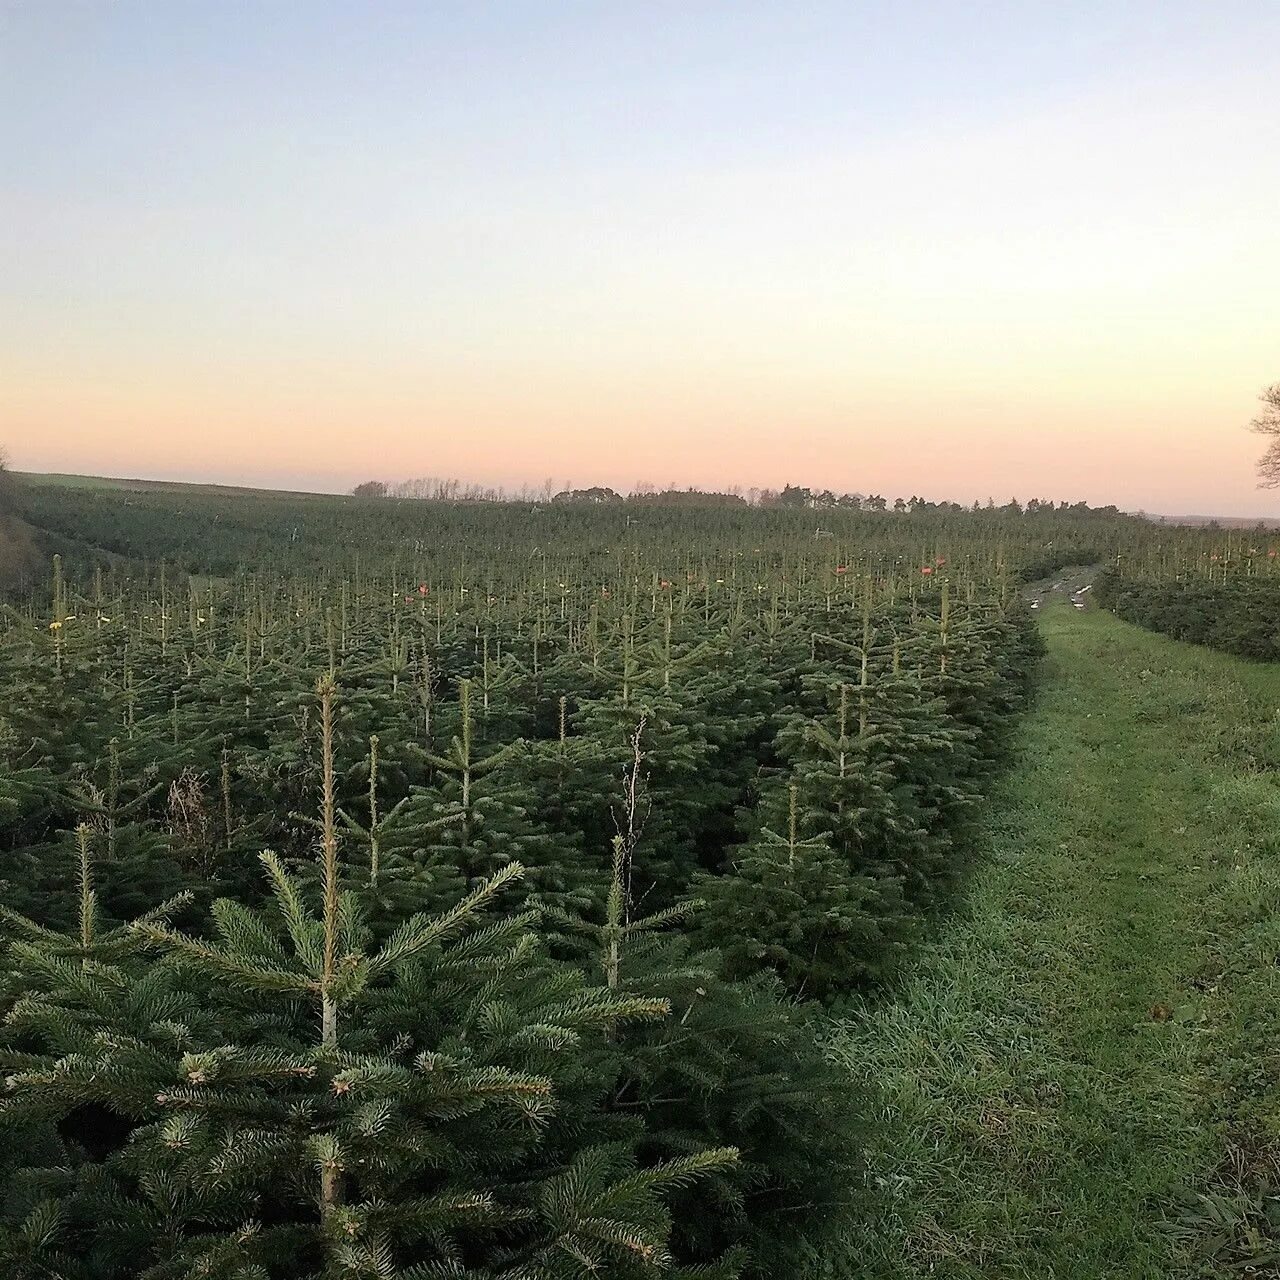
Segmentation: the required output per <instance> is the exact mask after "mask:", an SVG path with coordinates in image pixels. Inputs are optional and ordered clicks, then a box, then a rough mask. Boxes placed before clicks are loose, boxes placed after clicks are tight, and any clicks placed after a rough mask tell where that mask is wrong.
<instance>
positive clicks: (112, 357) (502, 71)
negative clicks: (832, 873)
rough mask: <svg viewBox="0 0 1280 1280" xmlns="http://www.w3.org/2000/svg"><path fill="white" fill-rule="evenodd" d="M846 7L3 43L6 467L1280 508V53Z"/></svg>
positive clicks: (278, 481)
mask: <svg viewBox="0 0 1280 1280" xmlns="http://www.w3.org/2000/svg"><path fill="white" fill-rule="evenodd" d="M695 8H696V6H695ZM818 8H820V9H822V11H823V21H822V22H817V21H816V20H814V19H811V18H805V17H801V16H795V15H793V16H790V17H786V16H782V15H780V14H778V13H777V12H776V10H773V9H771V8H769V7H767V6H766V7H761V8H760V9H759V10H756V9H755V8H754V7H750V13H751V14H752V15H753V21H752V22H751V23H746V22H737V23H728V22H727V20H726V19H724V17H723V15H720V16H713V15H712V13H711V11H710V10H708V11H707V14H706V15H704V17H703V18H702V20H701V23H699V21H698V19H697V15H692V16H691V15H689V14H684V15H683V16H681V17H676V16H674V11H672V14H671V15H669V17H668V19H667V20H666V21H665V22H658V23H656V24H655V25H654V26H653V27H652V29H646V30H642V29H641V27H642V25H643V24H640V23H639V22H638V21H632V20H629V19H626V18H625V17H621V16H614V17H612V18H606V17H604V16H598V17H596V18H594V19H591V20H587V19H585V18H584V19H583V20H582V22H581V24H580V26H579V27H575V28H573V29H572V30H569V29H567V28H566V29H561V28H557V29H556V30H555V31H554V32H549V31H547V30H543V29H542V28H540V27H538V26H537V24H536V23H534V24H531V25H529V26H528V27H527V28H526V27H518V28H514V29H508V28H507V27H502V28H501V30H500V31H499V30H494V31H490V30H483V31H480V30H477V31H472V30H470V29H469V27H468V25H467V23H468V22H469V21H472V20H471V19H468V20H467V21H464V22H462V23H461V25H460V27H458V28H457V29H454V28H450V29H449V30H436V29H435V28H434V27H433V26H432V20H431V19H430V18H428V17H427V16H426V15H424V14H417V15H413V16H406V15H400V16H399V17H398V18H396V19H395V22H399V23H400V24H401V26H402V27H403V29H397V30H395V31H391V30H386V31H383V30H381V29H379V30H377V31H375V32H373V34H371V35H369V41H370V43H369V45H368V47H361V48H356V49H355V50H354V51H350V52H349V51H344V50H343V49H341V48H339V47H338V44H334V45H329V44H323V43H315V41H318V40H319V37H318V36H309V37H308V40H309V41H311V43H307V42H305V41H304V45H305V47H303V48H301V49H297V50H295V49H294V45H295V43H296V41H297V39H298V30H297V29H296V28H295V27H291V26H290V24H289V21H288V18H287V16H286V14H291V15H292V17H293V18H294V19H296V20H297V21H298V22H302V21H303V20H304V19H305V16H306V15H305V12H304V11H303V10H301V9H296V10H295V9H294V8H293V7H292V6H290V5H287V4H286V5H282V6H281V7H280V9H279V10H278V11H275V10H273V15H272V16H271V17H270V18H269V19H267V18H264V19H263V21H262V23H261V26H260V27H256V26H254V24H253V23H252V22H249V23H248V24H247V25H246V24H245V20H244V18H243V16H242V17H241V18H239V19H237V18H235V17H234V16H219V17H217V18H216V19H214V18H211V20H210V24H209V29H208V30H207V31H206V30H204V29H203V28H202V29H201V32H200V38H199V39H196V37H195V36H194V35H193V34H192V33H191V32H190V31H187V30H184V28H183V25H182V23H181V21H180V19H178V18H176V17H173V16H167V17H166V18H165V19H164V20H157V17H156V11H155V10H154V9H151V10H150V16H148V15H147V13H146V12H145V7H144V8H142V9H138V10H137V11H135V10H133V9H132V7H131V6H129V5H125V6H124V7H123V9H122V10H121V11H120V13H121V15H123V16H118V17H117V18H116V22H117V23H118V24H119V25H118V27H117V26H112V25H111V21H112V20H111V19H110V18H108V17H106V16H104V15H102V14H94V13H91V12H86V13H83V14H81V15H79V16H78V17H77V18H76V19H74V20H72V19H62V20H57V21H55V17H56V15H45V16H44V17H43V18H42V17H41V16H40V13H39V11H37V10H32V11H31V12H30V13H28V14H25V15H22V16H21V17H18V18H13V19H10V26H11V27H12V31H11V33H10V34H12V35H13V36H14V41H12V42H11V43H12V45H13V48H14V49H15V50H16V51H15V52H13V53H12V54H11V55H10V56H11V59H12V65H11V66H9V67H8V68H7V71H8V72H9V73H11V74H9V76H8V85H9V87H8V88H7V89H3V90H0V94H3V95H12V96H13V99H14V101H13V103H6V105H11V106H13V108H14V110H13V111H10V112H8V113H0V115H2V116H4V118H5V119H7V121H8V123H5V124H0V140H3V141H5V142H8V143H10V145H9V146H8V147H6V154H11V155H18V156H19V157H20V161H19V163H18V164H17V166H16V170H15V172H12V173H10V174H7V175H5V176H4V177H3V178H0V183H2V184H3V186H2V187H0V193H2V194H3V200H4V203H3V205H2V206H0V207H3V208H4V210H5V211H6V214H7V217H6V225H8V226H10V227H12V228H14V230H15V232H16V238H15V241H14V243H15V244H17V245H18V246H19V249H18V254H17V256H16V257H15V259H14V262H13V264H12V265H13V269H12V271H10V272H8V273H7V287H6V288H5V289H4V290H3V291H0V336H2V337H3V341H0V445H3V446H5V447H6V448H7V450H8V452H9V453H10V455H11V461H12V465H13V466H15V467H16V468H17V469H20V470H31V471H67V472H77V473H84V474H109V475H121V476H142V477H147V476H150V477H157V478H173V479H190V480H204V481H217V482H223V483H241V484H249V485H254V484H269V485H276V486H282V487H298V488H317V489H335V490H341V489H346V488H349V487H350V486H351V485H352V484H354V483H356V482H358V481H360V480H362V479H367V478H373V477H377V478H384V479H400V478H408V477H413V476H424V475H435V476H455V477H459V478H462V479H464V480H469V481H478V482H483V483H489V484H502V485H505V486H507V487H511V488H515V487H518V486H519V485H520V484H521V483H529V484H533V485H538V484H541V483H542V482H543V481H544V480H545V479H547V478H548V477H550V478H552V479H553V480H554V481H555V482H556V483H557V484H565V483H572V484H574V485H590V484H597V483H598V484H609V485H612V486H614V487H617V488H629V487H631V486H632V485H634V484H636V483H638V482H642V481H647V482H651V483H654V484H658V485H665V484H667V483H675V484H677V485H680V486H685V485H696V486H700V487H727V486H731V485H738V486H742V487H743V488H747V487H751V486H758V487H780V486H781V485H783V484H785V483H788V482H790V483H798V484H808V485H811V486H816V487H822V488H827V487H829V488H833V489H836V490H844V491H858V492H864V493H865V492H875V491H878V492H881V493H885V494H887V495H889V496H897V495H902V496H908V495H910V494H913V493H920V494H923V495H924V496H926V497H930V498H935V499H941V498H954V499H957V500H962V501H970V500H972V499H973V498H981V499H985V498H986V497H987V496H988V495H990V496H993V497H995V498H996V499H997V500H999V501H1002V500H1004V499H1006V498H1008V497H1009V496H1011V495H1012V496H1017V497H1019V498H1022V499H1025V498H1028V497H1032V496H1039V497H1053V498H1060V499H1061V498H1066V499H1070V500H1078V499H1081V498H1084V499H1087V500H1089V501H1091V502H1095V503H1107V502H1114V503H1117V504H1118V505H1121V506H1123V507H1125V508H1128V509H1137V508H1143V509H1146V510H1151V511H1161V512H1165V513H1168V514H1183V513H1192V512H1194V513H1206V512H1207V513H1214V514H1218V513H1220V514H1224V515H1259V516H1261V515H1276V514H1278V513H1280V506H1277V500H1276V495H1274V494H1270V493H1265V492H1264V493H1259V492H1258V491H1257V490H1256V489H1255V487H1254V481H1253V461H1254V458H1255V457H1256V456H1257V454H1258V452H1259V447H1260V442H1259V441H1258V440H1257V438H1256V437H1253V436H1251V435H1250V434H1249V432H1248V431H1247V430H1246V429H1245V428H1246V425H1247V423H1248V421H1249V419H1250V417H1251V416H1252V415H1253V412H1254V397H1255V396H1256V395H1257V393H1258V391H1259V390H1260V389H1261V387H1262V386H1263V385H1264V384H1266V383H1268V382H1271V381H1275V380H1277V379H1280V310H1278V308H1277V302H1276V290H1275V282H1276V281H1277V280H1280V230H1278V227H1280V224H1278V223H1277V220H1276V218H1275V210H1276V208H1277V207H1280V168H1278V167H1277V166H1276V165H1275V163H1274V156H1275V155H1276V154H1280V116H1278V115H1277V113H1275V112H1274V111H1273V110H1269V109H1268V106H1267V104H1269V103H1270V101H1271V98H1270V93H1271V80H1270V76H1271V72H1270V69H1269V67H1268V65H1267V64H1266V62H1265V59H1264V58H1262V57H1260V56H1259V53H1258V51H1260V50H1264V49H1266V48H1269V47H1274V36H1275V35H1277V34H1280V20H1277V18H1276V17H1275V16H1274V15H1269V14H1268V12H1267V11H1266V10H1265V9H1258V10H1256V11H1255V10H1253V9H1252V8H1250V9H1249V10H1248V14H1247V20H1246V14H1245V9H1244V7H1242V8H1241V11H1240V14H1239V15H1238V21H1237V23H1236V24H1235V25H1234V26H1232V24H1231V23H1229V22H1228V23H1225V24H1224V23H1222V22H1217V23H1215V22H1213V21H1211V20H1210V19H1211V17H1212V15H1209V16H1203V15H1202V14H1201V13H1200V11H1199V9H1198V7H1196V6H1193V5H1190V4H1187V5H1185V6H1184V5H1181V4H1170V5H1166V6H1162V7H1161V15H1162V21H1163V22H1164V24H1165V25H1164V27H1162V32H1163V37H1162V39H1163V42H1161V41H1152V40H1151V39H1150V38H1149V34H1144V32H1148V27H1147V26H1145V25H1144V23H1143V21H1141V20H1140V19H1141V15H1138V16H1136V17H1133V18H1132V20H1131V21H1130V19H1126V18H1123V17H1121V16H1116V15H1112V14H1109V12H1104V11H1103V10H1101V9H1100V10H1099V11H1098V13H1097V14H1094V15H1092V16H1089V17H1086V16H1077V18H1076V19H1075V22H1076V25H1075V26H1072V25H1071V21H1072V20H1071V19H1070V18H1069V17H1066V16H1063V15H1045V14H1041V15H1029V14H1025V13H1024V12H1023V11H1021V10H1016V9H1013V8H1010V10H1009V13H1008V15H1006V16H1007V18H1008V21H1007V23H1006V29H1004V32H1003V35H1002V39H1004V40H1005V41H1006V42H1007V47H994V46H993V47H991V48H985V49H984V52H983V57H984V58H986V59H987V61H986V62H985V63H983V65H982V66H978V65H975V66H974V67H973V68H969V67H967V66H966V64H965V63H964V62H963V60H962V61H960V62H959V63H956V62H955V60H954V59H953V58H951V57H950V54H949V47H950V46H949V45H948V40H953V39H955V38H959V37H960V36H961V35H962V34H963V32H962V31H961V30H959V29H957V30H956V31H952V30H951V27H952V26H954V25H955V24H956V23H959V22H960V19H959V18H958V17H957V16H956V15H955V14H954V13H952V12H951V11H950V10H948V9H947V8H946V7H939V8H938V10H937V11H936V12H932V10H931V14H932V16H931V17H930V18H929V20H928V21H926V22H925V26H924V31H925V35H926V40H925V43H924V44H923V45H920V44H919V43H918V42H916V41H915V33H914V31H913V32H907V31H905V30H903V29H900V28H898V27H895V26H894V25H893V23H892V22H891V21H890V20H889V19H887V18H885V17H883V15H881V16H878V17H873V16H870V15H869V14H861V13H855V11H854V9H851V8H849V7H838V6H830V7H829V8H828V7H827V6H818ZM1139 8H1141V6H1139ZM743 12H746V10H744V11H743ZM331 16H333V17H334V21H335V23H336V24H337V26H338V27H344V26H345V27H347V28H349V29H350V31H351V32H355V31H362V26H361V17H360V14H359V12H358V11H357V10H355V9H353V8H349V7H347V6H343V5H337V6H335V7H334V11H333V14H332V15H331ZM474 21H475V22H477V23H479V22H480V21H481V20H480V19H479V18H476V19H474ZM525 21H526V22H527V21H528V16H527V15H526V18H525ZM237 23H239V24H240V25H237ZM388 23H389V24H392V20H391V19H388ZM930 23H932V24H933V26H932V28H931V27H930ZM1063 23H1065V24H1066V25H1065V26H1059V25H1055V24H1063ZM1125 23H1129V25H1123V24H1125ZM1117 24H1120V25H1117ZM392 25H393V24H392ZM444 25H446V26H447V25H448V24H444ZM704 27H705V28H707V30H704V29H703V28H704ZM930 30H933V31H934V34H935V35H936V36H937V47H936V48H935V47H932V46H930V45H929V42H928V39H927V37H928V34H929V32H930ZM944 37H945V38H944ZM1143 41H1146V43H1145V44H1144V43H1143ZM138 42H141V44H140V47H141V53H138V55H137V57H136V58H135V57H134V45H135V44H137V43H138ZM628 42H629V43H628ZM1135 42H1136V43H1135ZM455 45H456V46H457V48H456V49H455V47H454V46H455ZM632 48H634V49H637V50H647V51H648V52H649V53H651V54H652V60H651V61H646V60H645V59H644V58H641V57H640V56H639V54H638V53H637V55H636V60H629V58H628V55H626V53H625V52H620V51H625V50H626V49H632ZM462 49H465V50H466V55H467V56H466V58H465V59H463V62H460V63H459V64H458V65H459V66H462V65H463V64H464V63H465V68H466V71H465V74H464V73H463V72H462V71H456V72H454V71H449V70H447V69H446V70H444V71H438V73H437V75H436V77H435V79H432V77H430V76H425V74H424V75H421V76H420V75H419V72H422V71H423V68H425V67H427V66H434V65H435V63H434V62H433V59H444V62H443V64H442V65H444V66H445V67H446V68H448V67H449V66H451V65H452V64H450V63H449V61H448V57H446V55H449V56H452V54H453V53H455V52H456V53H458V56H459V57H461V52H459V51H460V50H462ZM282 50H289V51H292V52H289V53H288V54H286V53H284V52H282ZM1046 50H1048V51H1049V52H1046ZM1054 50H1056V51H1057V52H1053V51H1054ZM663 57H666V58H668V59H669V64H668V63H664V62H663V61H662V59H663ZM362 58H363V59H364V61H362V60H361V59H362ZM228 59H230V62H228ZM281 59H284V61H283V63H281V61H280V60H281ZM849 59H853V61H854V63H855V64H856V65H855V66H854V67H853V69H852V70H851V69H850V67H849V66H847V65H846V63H847V62H848V61H849ZM894 59H897V61H896V62H895V61H894ZM596 63H600V66H599V68H597V67H596ZM228 66H231V67H233V68H234V75H233V74H232V73H231V72H230V71H226V70H225V69H226V67H228ZM339 68H340V69H341V71H342V73H343V74H344V75H346V76H347V77H348V80H347V81H346V82H338V81H335V79H334V75H335V72H336V71H337V69H339ZM566 70H568V71H569V72H571V74H569V75H567V77H566V76H562V75H560V74H559V73H561V72H565V71H566ZM224 72H225V74H224ZM855 72H856V74H855ZM1033 73H1034V74H1033ZM450 76H452V77H453V78H452V79H450ZM335 84H337V85H338V87H337V88H335ZM782 85H785V92H784V91H783V88H781V87H780V86H782ZM90 104H92V107H91V105H90ZM95 111H96V114H95ZM86 112H89V114H90V115H91V116H92V120H91V123H90V124H89V125H88V126H82V120H83V118H84V117H85V113H86ZM37 146H38V147H39V148H40V150H39V153H38V154H37V152H36V151H35V150H34V148H36V147H37Z"/></svg>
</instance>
